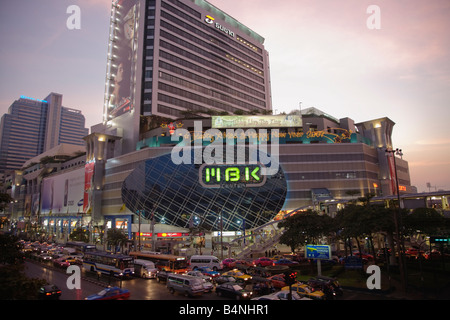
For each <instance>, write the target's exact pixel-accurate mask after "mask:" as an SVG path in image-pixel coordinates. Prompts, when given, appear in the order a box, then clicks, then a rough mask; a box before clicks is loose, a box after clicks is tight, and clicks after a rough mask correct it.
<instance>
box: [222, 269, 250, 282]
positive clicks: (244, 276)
mask: <svg viewBox="0 0 450 320" xmlns="http://www.w3.org/2000/svg"><path fill="white" fill-rule="evenodd" d="M222 276H225V277H234V278H236V279H241V280H244V281H247V280H251V278H252V276H251V275H248V274H245V273H243V272H242V271H239V270H238V269H233V270H230V271H227V272H224V273H222Z"/></svg>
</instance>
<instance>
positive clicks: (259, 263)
mask: <svg viewBox="0 0 450 320" xmlns="http://www.w3.org/2000/svg"><path fill="white" fill-rule="evenodd" d="M253 265H254V266H255V267H267V266H272V265H273V260H272V259H270V258H266V257H261V258H258V259H256V260H254V261H253Z"/></svg>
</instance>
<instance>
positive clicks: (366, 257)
mask: <svg viewBox="0 0 450 320" xmlns="http://www.w3.org/2000/svg"><path fill="white" fill-rule="evenodd" d="M353 255H354V256H355V257H358V258H362V259H363V260H367V261H372V260H373V255H371V254H368V253H364V252H362V253H359V251H357V252H353Z"/></svg>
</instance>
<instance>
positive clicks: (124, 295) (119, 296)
mask: <svg viewBox="0 0 450 320" xmlns="http://www.w3.org/2000/svg"><path fill="white" fill-rule="evenodd" d="M129 298H130V291H129V290H128V289H122V288H119V287H109V288H105V289H103V290H102V291H100V292H98V293H95V294H92V295H90V296H88V297H86V298H85V300H127V299H129Z"/></svg>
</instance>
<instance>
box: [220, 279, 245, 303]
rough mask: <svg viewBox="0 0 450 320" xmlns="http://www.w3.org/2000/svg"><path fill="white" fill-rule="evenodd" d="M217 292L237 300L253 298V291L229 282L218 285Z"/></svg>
mask: <svg viewBox="0 0 450 320" xmlns="http://www.w3.org/2000/svg"><path fill="white" fill-rule="evenodd" d="M216 294H217V295H218V296H219V297H220V296H225V297H230V298H235V299H236V300H240V299H251V298H252V295H253V292H251V291H248V290H245V289H244V288H242V287H241V286H240V285H238V284H236V283H233V282H227V283H223V284H220V285H218V286H217V287H216Z"/></svg>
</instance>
